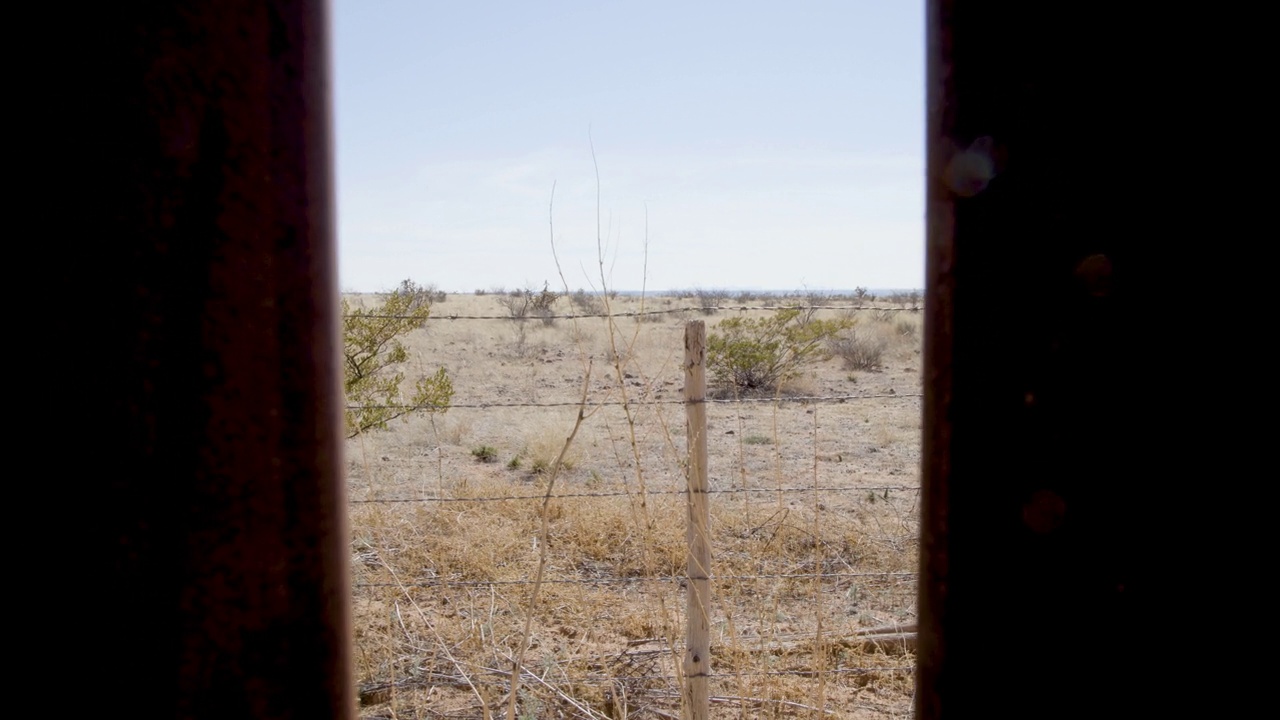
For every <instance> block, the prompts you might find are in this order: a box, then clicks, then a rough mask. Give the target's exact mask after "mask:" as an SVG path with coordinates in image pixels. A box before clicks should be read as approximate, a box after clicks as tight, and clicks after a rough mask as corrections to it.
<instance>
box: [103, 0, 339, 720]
mask: <svg viewBox="0 0 1280 720" xmlns="http://www.w3.org/2000/svg"><path fill="white" fill-rule="evenodd" d="M327 9H328V6H327V3H326V2H323V1H321V0H317V1H315V2H306V1H301V0H273V1H269V2H249V1H247V0H230V1H223V0H217V1H216V2H215V1H213V0H205V1H199V0H197V1H195V2H184V3H141V4H127V5H121V6H117V7H114V8H113V9H112V17H111V20H110V22H109V23H107V24H105V25H104V26H102V27H99V28H95V30H97V31H100V32H101V33H102V34H103V35H104V37H107V38H110V43H109V47H108V48H106V49H105V50H104V52H103V54H101V55H99V56H97V57H95V58H94V59H93V62H92V68H91V70H92V71H95V72H100V73H103V75H104V76H106V77H108V78H109V82H108V84H107V86H106V88H105V90H106V92H104V96H105V101H104V102H103V103H102V104H101V105H98V106H95V107H94V108H93V109H92V111H91V112H86V113H85V117H84V118H83V121H84V123H85V124H86V125H87V126H88V128H89V131H90V132H95V133H101V135H102V137H103V138H104V140H105V141H104V142H103V144H102V146H101V148H100V152H101V155H98V156H94V158H92V159H93V164H92V167H91V168H89V170H90V171H91V172H100V173H101V175H100V176H99V177H100V182H99V183H98V185H97V186H96V187H95V188H94V192H93V197H92V198H88V200H89V202H91V203H96V204H100V205H101V207H102V208H103V211H102V212H101V214H100V215H99V216H98V217H97V220H98V222H99V223H100V224H99V227H98V233H97V234H96V236H95V237H93V238H92V240H93V242H94V243H96V244H97V247H96V249H99V250H101V251H102V252H101V253H100V254H101V256H102V261H103V264H102V266H101V267H100V268H98V269H97V270H98V272H100V273H101V274H102V277H103V278H105V281H104V282H102V283H101V284H100V285H99V286H98V287H99V288H100V292H99V294H97V295H96V296H95V297H93V298H92V302H93V306H92V309H93V313H94V315H95V318H96V319H97V324H100V325H101V326H102V330H103V332H102V337H101V339H100V340H101V342H102V343H103V344H102V345H95V346H92V347H93V352H94V356H95V357H97V358H99V359H100V362H99V365H98V367H97V368H95V370H96V373H95V377H94V380H93V382H92V384H93V385H94V387H93V389H92V392H93V393H95V394H94V397H95V398H99V397H101V398H102V402H100V403H98V402H95V403H94V404H92V408H93V410H92V412H94V413H96V414H97V415H96V420H95V422H94V425H93V432H94V433H95V440H98V441H99V443H100V447H101V448H102V450H101V451H100V453H99V454H98V455H97V456H95V457H94V458H93V460H94V464H95V465H96V467H97V469H98V473H97V476H96V477H94V478H93V480H94V481H95V483H97V484H100V486H101V487H100V488H99V489H96V490H95V491H94V497H96V498H97V502H98V505H97V507H95V511H96V512H97V513H99V514H100V516H99V518H98V522H99V524H98V525H95V533H97V534H98V536H99V537H98V542H99V543H101V545H100V546H90V547H89V549H90V550H93V549H94V548H95V547H103V548H109V549H110V551H111V553H112V555H111V558H110V561H109V565H108V568H107V569H108V576H107V577H108V578H109V580H108V583H107V584H104V585H101V586H98V587H95V588H94V590H95V592H94V597H93V601H92V605H93V623H92V624H93V625H94V632H95V633H96V635H95V640H96V641H97V642H94V643H89V644H87V647H91V648H93V652H94V654H95V660H94V662H93V666H94V668H93V670H92V672H90V673H87V674H89V675H92V676H94V677H93V679H94V680H95V681H97V685H98V687H100V688H102V690H103V694H101V695H94V694H91V695H90V696H91V697H93V698H94V704H95V706H96V707H97V708H98V709H99V710H100V711H102V712H105V713H108V714H111V713H119V712H124V713H135V712H136V713H141V714H143V715H147V716H150V715H151V714H155V715H157V716H164V717H172V718H209V719H211V720H212V719H213V718H219V719H222V718H298V719H299V720H301V719H302V718H348V717H351V716H352V713H353V711H354V702H353V682H352V678H351V674H350V660H349V657H348V645H349V642H350V635H349V621H348V603H349V600H348V598H349V594H350V586H349V582H348V570H347V563H348V555H349V553H348V547H349V545H348V539H347V531H346V521H345V517H346V505H345V498H344V489H343V483H342V467H341V457H340V449H341V444H340V439H341V434H340V430H341V425H340V423H341V385H340V372H339V365H338V363H337V357H338V356H337V347H338V342H339V335H338V318H337V315H336V306H337V282H336V274H335V271H336V268H335V249H334V218H333V201H334V200H333V178H332V174H331V173H332V144H333V138H332V122H331V118H330V113H331V109H330V105H331V99H330V83H331V78H330V70H329V38H328V13H327ZM96 206H97V205H95V207H96Z"/></svg>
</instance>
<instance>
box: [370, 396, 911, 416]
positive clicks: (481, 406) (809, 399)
mask: <svg viewBox="0 0 1280 720" xmlns="http://www.w3.org/2000/svg"><path fill="white" fill-rule="evenodd" d="M922 397H924V394H923V393H900V392H891V393H876V394H872V395H791V396H784V397H750V398H707V399H705V400H659V399H656V398H655V399H640V400H633V401H631V402H629V403H624V402H622V401H608V402H606V401H603V400H600V401H595V402H588V403H587V406H588V407H602V406H606V405H616V406H618V407H623V406H624V405H630V406H637V405H697V404H704V403H705V404H708V405H735V404H738V403H756V404H762V403H773V402H778V403H801V404H809V403H818V402H836V403H844V402H849V401H851V400H888V399H900V398H922ZM580 405H582V403H581V402H578V401H569V400H565V401H559V402H481V403H449V405H448V406H447V408H446V409H449V410H452V409H455V408H469V409H478V410H485V409H489V408H554V407H578V406H580ZM346 408H347V409H348V410H422V411H423V412H430V410H431V406H426V407H417V406H414V405H347V406H346Z"/></svg>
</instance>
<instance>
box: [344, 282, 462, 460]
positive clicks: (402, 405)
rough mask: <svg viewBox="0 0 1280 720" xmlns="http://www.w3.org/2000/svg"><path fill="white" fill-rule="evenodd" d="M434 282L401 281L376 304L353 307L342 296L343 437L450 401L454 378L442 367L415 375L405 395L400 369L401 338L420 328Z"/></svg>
mask: <svg viewBox="0 0 1280 720" xmlns="http://www.w3.org/2000/svg"><path fill="white" fill-rule="evenodd" d="M433 288H434V286H426V287H423V286H420V285H417V284H416V283H414V282H413V281H412V280H404V281H403V282H401V283H400V285H399V287H397V288H396V289H395V290H393V291H392V292H391V293H389V294H388V295H387V296H386V298H385V299H384V300H383V302H382V305H381V306H380V307H378V308H376V309H372V310H371V309H367V308H364V307H353V306H352V304H351V303H350V302H348V300H347V299H346V298H343V299H342V341H343V342H342V360H343V363H342V366H343V388H344V390H345V391H346V398H347V408H346V428H347V437H355V436H356V435H359V434H360V433H363V432H367V431H369V430H375V429H385V428H386V427H387V423H388V422H390V421H391V420H394V419H396V418H402V417H407V416H409V415H411V414H413V413H419V412H428V413H442V412H445V411H447V410H448V409H449V403H450V402H451V401H452V400H453V383H452V381H450V379H449V375H448V373H447V372H446V371H445V369H444V368H440V369H439V370H437V371H436V372H435V373H434V374H432V375H427V376H424V377H420V378H418V379H417V380H416V381H415V382H414V384H413V389H412V391H411V392H409V393H408V394H407V395H406V394H405V393H404V391H403V388H402V386H403V384H404V371H403V370H400V369H398V366H401V365H402V364H403V363H404V362H405V361H406V360H408V359H409V352H408V350H407V349H405V346H404V342H403V338H404V336H405V335H407V334H408V333H410V332H412V331H413V330H417V329H418V328H421V327H422V325H423V324H424V323H425V322H426V321H427V318H428V317H429V316H430V314H431V303H432V299H433V298H434V297H436V296H437V295H438V292H437V291H435V290H434V289H433Z"/></svg>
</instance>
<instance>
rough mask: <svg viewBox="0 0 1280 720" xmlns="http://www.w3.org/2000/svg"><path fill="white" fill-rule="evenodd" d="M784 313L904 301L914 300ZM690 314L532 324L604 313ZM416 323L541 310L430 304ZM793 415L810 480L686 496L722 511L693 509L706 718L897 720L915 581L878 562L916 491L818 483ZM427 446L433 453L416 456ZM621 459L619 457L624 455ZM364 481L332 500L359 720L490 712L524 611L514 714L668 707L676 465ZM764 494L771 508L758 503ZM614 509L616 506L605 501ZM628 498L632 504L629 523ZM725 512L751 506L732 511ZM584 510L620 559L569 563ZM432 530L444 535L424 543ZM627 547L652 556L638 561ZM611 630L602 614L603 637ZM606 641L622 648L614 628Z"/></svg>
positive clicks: (832, 401) (674, 402) (911, 398)
mask: <svg viewBox="0 0 1280 720" xmlns="http://www.w3.org/2000/svg"><path fill="white" fill-rule="evenodd" d="M794 307H797V306H796V305H777V306H717V307H715V308H714V309H715V310H777V309H790V308H794ZM801 307H814V308H815V309H824V310H837V311H858V310H865V311H882V310H888V311H890V312H916V309H914V308H881V307H862V306H844V305H841V306H829V305H822V306H801ZM707 309H708V308H704V307H681V308H668V309H662V310H653V311H648V310H646V311H643V312H630V313H629V312H614V313H608V314H594V313H591V314H580V315H574V314H566V315H557V316H553V317H555V318H556V319H565V320H577V319H588V318H620V317H636V316H643V315H669V314H679V313H686V314H692V313H704V312H705V311H706V310H707ZM363 317H378V316H376V315H369V314H365V315H363ZM431 319H433V320H540V319H543V318H514V317H511V316H509V315H442V314H433V315H432V316H431ZM921 397H922V395H921V393H918V392H901V393H899V392H894V391H892V390H890V391H889V392H874V391H864V392H858V393H845V394H810V395H789V396H773V397H744V398H707V399H706V400H704V401H696V402H703V403H705V404H707V405H709V406H719V407H725V406H736V407H739V408H748V407H753V406H754V407H761V406H766V407H769V408H771V409H772V410H773V412H774V413H775V415H776V413H778V412H779V411H780V410H782V409H783V408H786V407H794V408H810V410H809V412H815V411H814V410H813V408H817V407H820V406H843V405H856V404H858V403H863V402H868V401H875V402H879V403H886V402H895V403H896V402H899V401H905V402H916V401H918V400H919V399H920V398H921ZM689 404H690V401H688V400H684V399H663V398H654V397H635V398H631V399H629V400H621V399H619V398H618V397H616V396H614V395H611V394H608V393H606V394H605V396H604V397H588V399H587V401H586V402H585V403H583V402H582V401H580V400H579V401H549V402H527V401H499V400H476V401H466V402H458V403H450V405H449V409H450V410H463V411H471V412H484V411H487V410H494V409H508V408H512V409H517V408H523V409H531V410H548V409H549V410H556V409H564V408H570V407H572V408H578V409H579V410H580V411H583V410H590V409H596V408H606V407H607V408H624V409H626V407H627V406H628V405H630V406H631V407H630V409H638V408H639V409H645V410H647V411H653V412H657V411H660V410H661V409H662V408H664V407H665V408H675V407H678V406H687V405H689ZM363 407H364V406H352V407H351V408H350V409H354V410H359V409H362V408H363ZM376 407H378V408H380V409H386V408H391V409H403V408H401V407H399V406H376ZM775 421H776V418H775ZM813 423H814V429H813V435H814V436H813V453H812V454H813V457H812V458H791V460H792V461H795V462H793V463H792V464H793V465H796V464H797V462H798V461H799V460H806V461H807V460H812V463H811V465H812V467H810V468H807V469H806V470H807V471H808V472H806V474H808V475H810V476H811V477H812V479H813V482H812V483H796V482H790V483H786V482H783V481H782V478H781V477H779V478H778V482H776V483H774V484H773V485H772V486H770V485H766V484H762V485H757V486H749V485H748V484H747V483H746V482H745V481H744V480H743V478H738V479H737V480H735V483H736V484H732V486H729V487H713V488H710V489H709V490H707V491H706V492H707V495H709V496H712V497H718V498H721V499H722V500H721V502H722V504H716V505H713V506H712V507H713V508H714V510H713V512H715V513H716V517H715V523H714V526H713V528H714V529H713V536H714V537H713V539H712V543H713V548H714V550H715V552H716V553H717V554H718V556H719V557H720V558H722V559H720V560H717V561H716V562H717V567H723V568H724V569H723V570H720V571H718V572H713V573H711V574H710V576H709V578H710V581H711V583H712V587H713V590H712V594H713V596H714V598H715V600H714V603H715V614H716V627H715V628H714V632H715V641H714V643H713V656H714V660H715V665H714V667H713V670H712V672H711V674H710V678H709V679H710V681H711V683H712V698H711V702H712V704H713V706H714V707H715V708H716V710H715V712H713V715H714V716H720V715H719V714H720V713H721V712H723V716H725V717H761V716H769V717H790V716H796V715H799V714H814V715H819V714H821V715H823V716H828V717H861V716H868V717H871V716H880V717H884V716H909V714H910V708H909V698H910V692H911V690H910V685H911V676H912V670H913V668H914V661H913V652H914V647H915V636H914V625H913V622H912V619H913V617H914V612H915V609H914V603H915V590H916V573H915V572H914V571H913V570H903V569H879V566H884V565H886V564H891V565H894V566H895V567H900V566H909V567H914V559H915V558H914V553H915V551H916V546H915V536H916V533H917V525H916V522H915V517H916V515H917V508H918V495H919V490H920V487H919V486H918V485H917V484H910V483H905V484H904V483H897V484H893V483H859V482H852V483H848V482H846V483H832V482H826V483H824V482H821V479H822V476H823V474H824V473H823V472H822V470H821V469H820V468H819V466H818V465H819V462H818V457H817V455H818V452H817V443H818V438H817V432H818V431H817V414H816V412H815V414H814V418H813ZM806 432H808V431H806ZM730 440H731V441H732V442H736V443H738V444H737V448H738V450H739V451H741V450H742V449H743V446H742V444H741V443H742V441H743V440H744V439H743V438H741V437H736V438H730ZM668 441H670V438H668ZM436 452H437V453H440V452H442V449H441V448H440V447H437V448H436ZM724 459H725V461H726V464H729V463H730V462H732V463H736V464H737V465H738V467H734V468H732V469H733V470H735V471H736V472H738V473H739V475H741V476H743V477H745V475H746V471H745V469H744V468H743V467H742V466H741V465H742V463H743V462H744V461H743V459H742V455H741V453H740V454H739V457H738V458H737V459H736V460H731V459H730V457H728V456H727V457H725V458H724ZM619 463H620V464H627V463H622V461H621V460H620V461H619ZM634 463H635V464H639V458H636V460H635V461H634ZM779 467H780V466H779ZM795 472H797V471H796V470H794V469H789V470H787V471H785V473H782V474H785V475H787V476H788V477H790V476H791V475H793V474H794V473H795ZM624 477H626V476H625V475H624ZM366 480H367V483H366V485H365V486H362V487H357V486H353V492H352V497H351V498H350V504H351V507H352V526H353V530H354V533H353V535H354V538H355V539H354V541H353V548H352V561H353V574H354V583H353V588H352V590H353V592H354V593H355V597H356V605H355V607H356V619H357V623H356V625H357V651H358V653H359V654H361V655H362V656H364V657H365V658H366V662H365V663H364V670H363V672H362V677H361V683H360V688H359V690H360V698H361V705H362V708H363V710H362V712H364V714H365V716H366V717H369V718H374V717H388V716H386V715H380V714H379V713H382V712H390V713H391V715H390V716H394V717H490V716H493V717H498V716H501V709H502V708H503V707H504V705H505V703H506V702H507V700H508V698H507V694H508V693H509V690H510V688H511V687H512V685H513V683H512V679H513V678H512V674H511V667H513V658H514V655H515V651H514V643H515V639H514V637H515V636H516V635H518V631H517V629H516V628H517V625H518V621H519V620H521V619H523V618H525V617H529V618H534V619H536V621H537V622H536V623H535V624H534V625H535V628H536V629H535V631H534V635H535V637H534V638H533V639H532V642H531V652H533V655H534V656H533V657H531V658H530V659H528V660H526V661H525V662H524V663H523V664H522V665H521V668H522V670H521V674H520V678H519V679H520V683H519V684H520V687H521V689H520V690H519V691H518V692H519V695H520V697H519V701H520V707H521V708H522V710H521V712H522V714H521V715H520V717H543V716H545V717H588V718H618V717H629V718H642V717H679V712H680V710H679V708H680V706H681V693H682V692H683V689H682V683H683V682H684V677H683V673H682V672H681V667H680V662H679V657H680V653H681V652H682V650H683V642H684V638H683V626H682V624H681V622H680V613H679V612H678V610H677V608H681V607H683V601H682V600H681V598H682V597H683V595H684V594H685V593H687V592H688V590H689V583H688V574H687V572H683V571H682V570H681V568H682V563H683V553H684V542H683V540H684V538H683V537H682V536H683V535H684V528H683V525H682V524H681V523H678V522H671V519H672V518H673V517H678V518H680V519H682V518H683V514H684V510H685V507H686V503H687V501H688V491H687V488H685V487H683V469H682V470H681V471H680V472H671V471H670V468H667V469H666V471H665V472H659V471H654V470H653V469H652V468H650V469H649V476H648V478H647V481H648V482H647V483H646V482H644V481H643V480H642V481H640V482H639V483H637V482H635V481H634V480H635V479H634V478H633V479H632V481H630V482H626V481H619V482H616V483H615V487H612V488H602V487H599V486H598V485H599V484H598V483H597V484H596V485H597V486H596V487H592V488H590V489H588V488H584V487H581V486H570V485H566V484H564V483H560V484H559V485H558V486H557V488H558V489H550V490H544V489H542V488H541V487H540V488H539V489H538V490H537V491H534V492H530V491H529V490H519V489H518V487H519V486H521V485H527V484H528V483H529V482H531V480H530V479H529V478H528V477H524V478H523V479H521V480H512V481H511V482H509V483H507V485H506V486H504V485H502V484H497V485H494V484H488V485H481V484H468V483H467V482H465V481H462V482H454V483H452V484H450V485H449V487H447V488H446V484H445V483H444V482H443V481H442V482H440V483H438V484H437V486H436V488H435V491H434V492H428V491H427V490H426V489H427V487H428V484H427V483H420V484H418V485H417V486H416V487H415V486H410V485H408V484H404V483H401V484H399V485H398V486H395V487H385V486H382V487H377V488H375V487H374V484H373V481H372V477H369V478H366ZM442 480H443V479H442ZM738 481H741V482H738ZM532 482H535V483H540V481H538V480H537V479H533V480H532ZM511 485H515V486H516V487H517V489H515V490H513V489H512V487H511ZM362 492H363V494H362ZM770 495H771V496H773V497H772V498H771V500H774V502H769V501H768V500H766V501H761V500H759V498H760V496H770ZM752 498H757V500H756V501H755V503H756V504H755V505H754V506H753V505H750V504H749V503H751V502H752V500H751V499H752ZM841 498H843V499H841ZM619 503H620V506H621V507H622V508H623V509H624V510H625V512H621V513H620V512H619V511H618V507H619V505H618V504H619ZM744 503H747V504H744ZM828 505H830V506H831V507H828ZM753 507H754V508H755V512H754V514H753V513H752V512H751V511H750V510H751V508H753ZM495 508H501V509H500V510H496V509H495ZM637 508H643V510H644V513H647V515H645V516H644V517H642V516H641V513H640V512H639V511H638V510H637ZM744 508H745V511H744ZM541 512H553V513H556V518H557V520H556V522H558V523H560V524H561V525H562V526H563V527H562V528H558V530H557V533H556V534H553V535H551V536H550V537H549V538H548V542H549V543H552V545H551V546H550V548H549V553H550V556H551V557H552V560H551V562H550V563H549V569H548V573H547V575H546V576H545V577H541V578H538V579H533V575H534V573H533V572H531V569H532V565H530V564H529V562H528V560H529V558H530V557H532V556H534V555H536V554H537V544H538V539H537V535H536V533H534V532H532V531H531V530H530V529H529V528H531V527H532V526H531V525H530V524H529V523H530V522H531V521H532V518H534V517H535V516H537V515H539V513H541ZM769 512H771V513H772V514H771V515H766V513H769ZM593 516H595V518H596V519H594V520H593ZM628 517H629V518H630V520H631V521H632V525H634V527H632V528H631V529H629V530H627V531H623V530H622V529H621V528H619V527H616V525H622V524H625V522H626V518H628ZM744 517H748V518H751V519H750V521H749V522H744V521H743V520H742V518H744ZM601 518H602V519H601ZM646 518H647V519H646ZM655 518H657V520H656V521H655ZM468 522H470V523H471V524H470V525H468V524H467V523H468ZM597 522H598V523H601V524H610V523H612V525H613V526H610V527H608V528H607V532H606V531H605V530H600V532H606V534H608V535H609V538H608V539H611V540H614V541H616V542H617V543H618V547H619V548H621V549H622V550H624V551H625V552H629V553H633V554H634V555H636V556H637V557H631V558H625V559H619V558H617V557H614V555H617V553H614V554H613V555H610V554H609V553H604V554H603V555H602V554H601V552H600V548H599V547H595V548H594V551H595V552H594V554H593V553H591V552H588V553H586V555H585V556H582V555H578V556H575V555H574V553H575V552H578V551H581V550H582V546H584V545H585V544H587V543H585V542H584V541H580V539H579V538H577V537H574V538H570V537H569V536H571V535H574V534H575V533H580V532H585V530H584V528H587V529H589V528H590V527H591V526H592V524H593V523H597ZM504 524H516V525H521V524H523V525H521V527H522V528H523V530H524V542H525V543H526V544H525V545H524V546H523V548H521V550H522V551H523V557H524V561H517V560H514V559H512V558H517V557H519V556H520V555H521V553H520V552H513V551H512V549H511V548H503V549H502V551H501V552H500V553H497V551H495V549H494V548H493V547H491V546H490V543H491V542H492V541H493V540H494V539H495V538H497V537H498V536H500V535H501V534H502V532H505V530H503V531H500V530H499V527H500V526H503V525H504ZM646 524H647V527H644V526H645V525H646ZM886 525H892V527H886ZM486 526H488V527H490V528H491V529H492V531H491V532H489V533H487V536H486V535H485V534H481V535H480V536H476V535H474V534H473V533H475V532H476V528H477V527H478V528H480V529H481V530H483V529H484V528H485V527H486ZM673 530H674V531H675V532H673ZM517 535H519V533H517ZM407 537H412V538H414V539H415V540H416V541H417V542H418V543H419V544H420V547H415V546H414V542H412V541H408V540H407ZM441 538H443V539H445V542H444V543H437V542H434V540H433V539H441ZM468 538H470V539H471V540H472V541H474V542H473V546H472V547H470V548H467V547H458V546H457V545H456V544H455V545H449V542H450V541H453V542H462V543H464V544H465V542H466V541H467V540H468ZM637 538H639V541H643V542H647V543H648V544H650V545H651V547H645V548H642V547H640V544H643V543H642V542H639V541H638V540H637ZM468 552H472V553H474V554H475V555H476V556H477V557H479V556H483V555H485V554H486V553H488V554H489V555H490V556H495V553H496V554H498V555H501V556H502V557H501V558H500V559H498V558H496V557H491V558H490V559H489V560H488V561H475V562H472V561H469V560H466V559H463V558H462V557H461V556H462V555H465V554H466V553H468ZM624 554H625V553H624ZM642 554H643V555H647V556H652V557H649V558H648V559H647V560H645V561H644V562H641V561H640V559H639V558H638V556H639V555H642ZM890 556H892V557H890ZM655 558H656V559H655ZM473 560H474V558H473ZM863 565H870V566H871V567H869V568H866V569H864V568H863V567H862V566H863ZM535 586H539V587H543V588H544V598H543V600H541V601H540V602H539V605H538V607H532V608H530V607H527V606H526V604H525V603H524V602H523V600H524V599H523V598H522V597H518V596H517V595H518V594H519V593H523V592H526V591H528V590H530V589H532V588H533V587H535ZM424 593H425V594H424ZM512 593H516V594H517V595H513V594H512ZM592 612H594V613H595V614H596V615H597V616H599V617H598V619H596V620H595V621H594V622H593V623H587V624H588V625H589V627H585V628H584V627H582V622H581V616H582V615H590V614H591V613H592ZM575 616H578V617H576V618H575ZM575 620H577V622H575ZM611 622H613V623H616V624H617V625H618V626H620V627H618V628H610V627H609V624H610V623H611ZM609 635H612V636H614V637H613V638H612V645H611V644H610V643H609V642H605V641H604V640H603V638H604V637H605V636H609ZM618 635H621V636H622V637H623V638H624V640H621V641H620V640H618V639H617V636H618ZM540 651H541V652H540ZM503 668H506V669H503Z"/></svg>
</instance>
